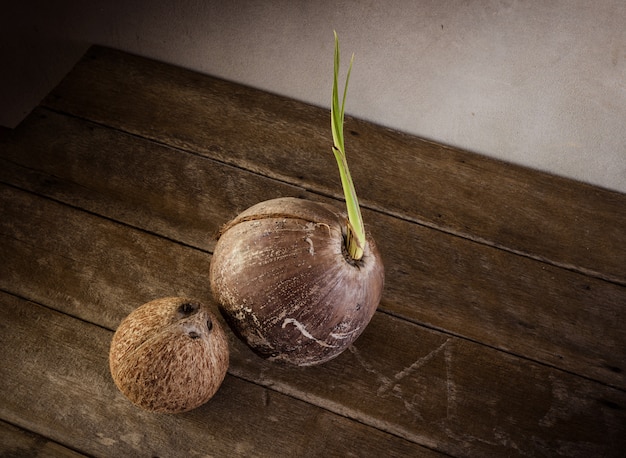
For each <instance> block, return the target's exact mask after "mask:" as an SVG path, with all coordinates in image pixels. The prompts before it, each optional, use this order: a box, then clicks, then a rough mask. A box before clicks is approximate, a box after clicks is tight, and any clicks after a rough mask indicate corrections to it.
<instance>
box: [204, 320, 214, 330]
mask: <svg viewBox="0 0 626 458" xmlns="http://www.w3.org/2000/svg"><path fill="white" fill-rule="evenodd" d="M206 327H207V329H208V330H209V332H211V331H212V330H213V321H211V320H207V322H206Z"/></svg>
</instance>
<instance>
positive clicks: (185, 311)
mask: <svg viewBox="0 0 626 458" xmlns="http://www.w3.org/2000/svg"><path fill="white" fill-rule="evenodd" d="M199 308H200V306H199V305H198V304H194V303H193V302H185V303H184V304H181V305H180V307H178V313H180V314H181V315H182V316H184V317H185V316H189V315H193V314H194V313H196V312H197V311H198V309H199Z"/></svg>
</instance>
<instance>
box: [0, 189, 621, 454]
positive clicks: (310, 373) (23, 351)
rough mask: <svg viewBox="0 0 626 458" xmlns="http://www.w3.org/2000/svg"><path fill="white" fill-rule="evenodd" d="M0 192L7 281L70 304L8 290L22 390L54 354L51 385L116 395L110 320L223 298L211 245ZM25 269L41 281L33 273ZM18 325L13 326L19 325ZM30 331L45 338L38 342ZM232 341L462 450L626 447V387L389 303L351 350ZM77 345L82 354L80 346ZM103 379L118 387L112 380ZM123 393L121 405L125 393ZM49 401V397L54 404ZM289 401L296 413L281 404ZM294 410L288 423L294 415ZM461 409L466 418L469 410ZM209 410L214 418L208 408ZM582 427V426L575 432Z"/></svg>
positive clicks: (242, 350)
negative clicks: (293, 351)
mask: <svg viewBox="0 0 626 458" xmlns="http://www.w3.org/2000/svg"><path fill="white" fill-rule="evenodd" d="M0 204H1V207H0V210H1V211H2V214H3V215H7V216H9V218H8V219H7V220H5V221H10V223H8V222H4V223H3V224H2V225H1V226H0V234H1V236H2V245H1V246H2V247H3V248H2V257H3V259H5V260H6V261H5V263H4V264H3V265H2V266H0V289H2V290H4V291H9V292H10V293H11V294H13V295H15V296H18V297H24V298H27V299H30V300H31V301H34V302H37V303H45V304H47V305H48V306H50V307H53V308H55V309H57V310H58V311H59V312H60V313H62V315H58V314H54V315H55V316H63V317H65V318H64V319H63V320H62V321H63V324H62V325H61V324H59V325H57V324H55V323H56V321H55V320H54V319H53V318H51V317H49V316H48V315H49V314H52V312H47V311H46V310H47V309H45V310H44V309H41V308H38V309H37V310H38V311H37V312H36V313H35V312H32V313H35V315H37V316H39V315H41V316H40V317H39V318H37V319H35V318H34V316H35V315H33V314H30V315H29V314H28V313H30V312H26V311H24V312H23V313H27V315H24V316H22V315H20V313H22V312H21V311H22V310H28V307H22V306H20V305H13V306H11V305H10V304H11V303H12V302H11V301H9V302H10V303H9V304H8V305H6V306H4V308H3V310H5V313H6V314H7V315H6V316H5V317H2V320H1V321H0V322H2V323H5V324H3V326H4V328H3V330H2V335H3V336H6V337H5V338H6V339H7V340H6V341H5V342H3V345H2V348H5V349H6V348H9V347H10V345H9V344H10V343H11V342H21V344H20V345H19V348H18V349H15V350H12V352H15V354H13V353H11V355H6V359H7V361H12V362H11V363H10V364H9V365H8V366H7V367H15V366H17V365H19V364H18V362H19V361H28V357H27V356H28V355H29V354H33V355H32V356H30V358H34V359H33V360H32V361H31V362H28V363H26V364H22V366H21V367H20V368H19V369H20V371H23V373H21V375H20V377H21V379H19V378H18V379H16V378H15V377H16V376H14V375H12V376H11V377H9V373H8V372H3V373H2V380H7V381H8V389H9V391H10V392H12V393H18V392H20V390H23V391H24V390H25V391H26V394H25V395H24V396H29V395H30V396H32V397H36V396H35V394H34V393H32V392H31V391H30V390H33V389H35V388H33V387H39V386H46V380H45V379H42V380H35V381H32V382H25V381H20V380H25V379H26V378H27V377H32V375H30V373H31V372H33V371H36V369H35V368H36V366H37V364H39V363H41V364H44V362H47V361H50V362H51V364H52V366H51V367H50V369H49V370H44V371H43V373H44V374H53V375H50V376H49V377H52V378H55V377H56V378H58V381H57V384H58V386H57V387H56V388H55V390H62V389H63V388H62V387H63V386H64V385H68V384H73V383H76V382H77V380H76V379H77V378H81V379H83V378H84V379H85V380H86V381H85V382H84V383H86V385H85V386H83V387H82V388H80V390H82V391H80V392H79V393H77V394H76V396H77V399H82V398H83V397H90V396H91V394H92V392H91V391H89V390H88V388H87V387H93V389H96V390H97V391H98V392H102V393H104V395H105V396H107V398H106V399H99V400H98V399H97V400H95V401H90V402H93V403H94V404H93V405H91V406H89V405H86V407H85V412H87V411H93V410H94V409H96V410H97V409H98V408H99V409H101V410H102V408H103V407H98V405H100V406H102V405H107V406H108V405H110V404H111V403H113V402H114V400H113V399H112V397H113V395H114V393H115V390H114V387H113V385H112V382H110V380H109V379H110V376H109V375H108V373H107V369H106V363H105V361H106V352H107V348H106V345H108V344H107V343H106V342H108V341H107V339H108V338H110V332H109V331H107V330H106V329H105V328H107V329H113V328H114V327H115V326H116V325H117V323H119V321H120V320H121V319H122V318H123V317H124V316H125V315H126V314H128V313H129V312H130V311H131V310H132V309H133V308H134V307H136V306H137V305H139V304H141V303H143V302H145V301H147V300H149V299H151V298H154V297H160V296H163V295H168V294H184V295H187V296H192V297H197V298H199V299H201V300H203V301H207V302H209V303H211V304H212V307H213V308H214V309H216V305H215V304H214V303H213V301H212V299H211V297H210V293H209V291H208V286H207V284H206V281H205V278H206V272H207V271H208V262H210V255H209V254H208V253H206V252H202V251H200V250H197V249H194V248H191V247H187V246H184V245H181V244H177V243H172V242H171V241H168V240H167V239H164V238H162V237H158V236H155V235H152V234H149V233H147V232H145V231H142V230H139V229H133V228H130V227H128V226H125V225H123V224H120V223H116V222H113V221H110V220H107V219H104V218H102V217H99V216H96V215H92V214H89V213H86V212H84V211H80V210H77V209H74V208H71V207H68V206H67V205H64V204H61V203H57V202H54V201H51V200H48V199H42V198H41V197H38V196H37V195H34V194H31V193H28V192H23V191H19V190H17V189H15V188H11V187H6V186H3V187H1V188H0ZM19 215H22V216H21V217H20V216H19ZM9 266H10V267H9ZM29 278H36V279H37V280H36V281H35V282H29V281H27V279H29ZM11 297H13V296H11ZM12 300H13V301H15V300H17V299H12ZM18 312H19V313H18ZM44 312H45V313H44ZM14 314H15V315H17V316H18V317H21V318H19V319H20V320H22V321H21V322H20V323H22V324H17V325H13V324H9V323H11V320H10V319H13V318H12V315H14ZM72 316H76V317H79V318H80V319H81V321H79V323H78V324H77V323H75V321H76V320H74V319H70V317H72ZM82 320H84V321H87V322H91V323H93V324H94V325H97V326H98V327H93V326H92V325H89V326H92V327H90V328H89V329H83V327H84V326H87V325H86V324H82V323H83V321H82ZM30 321H34V322H35V323H42V326H45V329H44V330H39V329H38V328H37V329H35V330H33V332H30V331H28V328H27V325H26V324H24V323H26V322H28V323H30ZM44 323H45V324H44ZM14 327H15V328H16V329H17V331H12V330H11V329H12V328H14ZM57 328H59V329H57ZM64 330H65V331H64ZM12 332H19V333H22V334H19V335H15V334H11V333H12ZM23 334H24V335H23ZM25 334H28V335H35V336H37V337H36V338H37V339H41V340H37V341H35V342H31V341H29V340H28V338H27V336H26V335H25ZM55 336H56V337H55ZM81 336H82V337H81ZM391 336H393V337H391ZM30 338H31V339H32V338H34V337H30ZM55 339H56V340H58V342H59V344H58V345H59V347H60V350H59V349H56V350H54V351H58V352H59V354H56V353H55V354H53V355H46V354H41V355H40V356H37V351H34V350H33V349H41V348H43V347H45V345H43V342H45V341H48V340H50V341H55ZM84 340H88V341H92V340H93V341H94V342H92V343H88V342H84ZM74 345H77V346H78V349H77V350H74V349H73V346H74ZM68 346H69V347H70V348H69V350H71V352H70V354H67V352H68V348H67V347H68ZM230 346H231V369H230V373H231V374H233V375H236V376H238V377H240V378H242V379H246V380H249V381H251V382H253V383H255V384H260V385H264V386H266V387H268V388H271V390H272V392H274V391H276V392H277V395H278V393H282V395H287V396H289V397H293V398H298V399H301V400H302V401H303V402H305V403H307V404H313V405H315V406H317V407H318V408H322V409H325V410H328V411H330V412H334V413H335V414H336V415H341V416H345V417H347V418H353V419H356V420H357V421H358V422H360V423H363V424H366V425H369V426H371V427H373V428H376V429H379V430H382V431H385V432H386V433H389V434H392V435H394V436H399V437H402V438H404V439H405V440H407V441H410V442H413V443H416V444H419V445H421V446H424V447H427V448H429V449H436V450H438V451H441V452H444V453H449V454H452V455H455V456H486V455H491V456H494V455H499V454H504V453H508V452H510V451H511V447H512V445H511V444H513V443H514V444H515V445H516V446H517V447H521V449H522V450H525V451H526V450H530V451H532V454H539V455H540V454H549V453H550V451H552V450H563V451H567V452H568V453H569V454H572V455H573V456H585V455H586V454H588V453H589V451H593V452H594V453H596V452H597V453H604V454H606V455H607V456H612V455H613V456H619V455H618V454H617V451H618V450H622V449H623V447H624V446H626V444H625V443H624V437H625V436H624V435H623V434H622V433H623V432H624V424H625V423H626V411H625V406H626V393H624V391H622V390H618V389H614V388H610V387H608V386H606V385H603V384H601V383H597V382H593V381H590V380H588V379H585V378H582V377H579V376H575V375H572V374H568V373H566V372H563V371H559V370H556V369H551V368H549V367H546V366H544V365H540V364H536V363H532V362H530V361H528V360H525V359H521V358H518V357H515V356H512V355H508V354H506V353H503V352H501V351H497V350H494V349H491V348H489V347H485V346H484V345H481V344H478V343H473V342H470V341H467V340H464V339H459V338H456V337H453V336H450V335H449V334H445V333H442V332H438V331H434V330H429V329H426V328H423V327H421V326H417V325H415V324H411V323H409V322H407V321H405V320H402V319H398V318H394V317H391V316H389V315H387V314H384V313H377V314H376V317H375V319H374V320H373V321H372V323H371V324H370V326H369V327H368V328H367V329H366V331H365V333H364V334H363V335H362V336H361V338H359V339H358V340H357V342H356V344H355V346H354V347H353V348H352V349H351V350H350V351H349V352H346V353H344V354H343V355H341V356H340V357H339V358H337V359H336V360H333V361H331V362H329V363H327V364H325V365H323V366H321V367H319V368H290V367H281V366H278V365H276V364H273V363H268V362H266V361H263V360H261V359H259V358H258V357H256V356H255V355H254V354H253V353H252V352H250V351H249V350H248V349H247V348H246V347H244V346H243V344H241V343H240V342H239V341H238V340H236V339H235V338H234V337H233V336H232V334H231V335H230ZM75 351H79V352H80V353H78V354H76V353H72V352H75ZM11 358H13V359H11ZM63 358H68V359H63ZM72 361H83V362H84V367H82V368H81V369H80V370H81V371H96V372H97V373H98V374H99V378H98V379H97V380H94V379H93V377H94V375H93V374H91V373H89V374H87V375H84V376H83V375H80V376H78V375H76V376H74V377H71V378H70V379H67V378H64V377H65V376H64V375H63V371H66V370H68V369H67V368H68V367H73V366H72V364H74V363H72ZM53 368H58V369H56V371H61V375H54V374H56V373H57V372H55V370H54V369H53ZM72 371H73V369H72ZM40 372H41V371H40ZM81 374H82V372H81ZM90 374H91V375H90ZM41 377H46V376H45V375H42V376H41ZM56 378H55V380H56ZM227 380H228V384H232V383H234V382H230V380H231V378H228V379H227ZM49 382H50V380H49V379H48V383H49ZM81 383H82V382H81ZM108 383H110V384H111V386H110V387H107V386H105V385H106V384H108ZM239 390H241V391H239ZM250 391H254V390H253V388H252V387H249V386H246V387H241V388H238V389H237V391H236V392H228V391H224V393H228V394H225V395H224V396H226V397H227V398H228V401H227V400H224V404H225V406H224V408H227V406H229V407H228V408H232V409H234V411H235V412H236V411H237V409H240V407H238V406H237V405H235V406H232V405H231V404H230V403H232V402H234V401H233V400H234V399H238V398H239V397H240V396H247V395H250V393H249V392H250ZM29 393H30V394H29ZM37 394H38V393H37ZM52 396H53V398H54V399H55V400H56V401H55V404H54V409H52V410H55V409H57V408H61V407H62V405H65V404H75V402H74V403H72V402H70V400H69V399H68V398H67V397H68V396H70V395H69V394H65V395H64V396H65V397H63V396H61V395H60V394H59V393H57V392H53V394H52ZM20 399H21V400H20ZM25 399H26V397H24V398H16V400H15V402H16V404H11V403H12V402H13V401H11V400H7V402H8V403H9V404H10V405H9V406H8V407H5V408H4V409H9V411H10V412H11V413H10V414H8V413H6V412H7V410H3V412H4V413H2V415H3V418H5V419H7V420H8V421H11V422H14V423H20V424H24V422H26V421H29V422H31V423H29V425H30V424H37V425H39V428H42V427H43V426H42V425H45V428H47V429H41V430H39V429H34V427H33V430H35V431H36V432H38V433H39V434H42V435H45V436H46V437H50V438H52V439H54V440H58V438H61V437H64V436H65V434H69V430H65V431H61V432H54V431H52V430H50V429H49V428H51V427H52V426H51V425H52V424H54V423H56V421H57V420H58V419H60V418H62V415H60V416H59V417H54V418H52V417H50V416H45V415H44V413H43V412H41V413H36V418H35V419H30V420H29V419H24V418H19V417H18V415H28V416H30V415H31V413H28V412H24V411H23V409H21V408H20V407H21V405H23V404H24V402H26V401H25ZM18 401H19V402H18ZM115 402H117V404H123V403H122V402H121V401H120V400H119V399H118V400H117V401H115ZM237 402H239V401H237ZM41 408H42V409H44V408H45V410H46V411H49V410H50V406H47V408H46V407H41ZM65 409H67V407H66V408H65ZM111 409H113V410H111ZM126 409H127V408H126ZM241 409H244V410H245V408H244V407H241ZM281 409H285V412H288V411H292V412H293V409H292V408H291V407H289V406H287V405H285V406H283V407H281ZM83 414H84V413H83ZM127 414H128V412H127V411H124V414H123V415H122V414H121V413H119V412H117V411H116V410H115V409H114V408H112V407H111V408H108V413H102V414H101V415H100V416H99V417H98V418H97V419H96V420H94V424H97V425H100V426H99V427H100V428H103V430H104V431H107V436H106V437H109V438H111V437H112V438H116V437H120V435H121V434H122V432H121V431H119V430H116V429H113V432H109V430H110V429H111V428H113V426H111V425H110V421H111V418H112V417H115V418H117V417H120V416H121V417H124V416H125V415H127ZM47 415H50V414H47ZM196 415H201V413H196ZM234 415H235V416H238V415H244V414H243V413H241V414H234ZM285 415H286V414H285ZM294 415H295V414H294ZM79 417H80V415H79ZM290 418H291V417H289V418H285V419H284V422H286V423H290V422H291V419H290ZM333 418H334V417H333ZM467 418H472V419H473V420H472V422H470V423H467V420H466V419H467ZM75 421H78V420H75ZM142 421H144V420H142ZM145 421H147V420H145ZM202 421H207V420H206V419H204V417H202ZM250 421H251V422H256V421H262V419H259V418H257V419H251V420H250ZM228 424H229V425H230V426H229V427H233V428H235V429H237V428H242V429H241V430H245V431H247V430H248V429H249V428H251V427H252V423H251V424H238V425H235V426H233V425H232V423H228ZM134 427H137V426H136V425H135V426H134ZM160 427H162V426H159V425H155V424H154V420H152V421H150V422H147V423H146V424H145V426H144V427H143V428H144V429H143V430H144V431H148V430H149V431H151V432H154V431H157V432H156V433H155V434H157V435H159V434H158V431H159V429H158V428H160ZM224 427H226V426H224ZM302 427H304V426H302ZM94 428H95V426H94ZM155 428H156V429H155ZM580 431H585V434H584V435H582V436H581V435H580ZM92 437H93V436H92ZM298 440H300V439H298ZM88 446H90V447H93V446H94V445H89V444H86V443H85V444H80V447H79V446H78V445H77V446H76V447H74V446H73V448H76V449H79V450H86V451H87V452H88V453H92V452H93V450H90V449H85V448H83V447H88ZM167 446H168V447H169V446H170V445H167ZM172 446H173V445H172ZM98 450H99V449H98Z"/></svg>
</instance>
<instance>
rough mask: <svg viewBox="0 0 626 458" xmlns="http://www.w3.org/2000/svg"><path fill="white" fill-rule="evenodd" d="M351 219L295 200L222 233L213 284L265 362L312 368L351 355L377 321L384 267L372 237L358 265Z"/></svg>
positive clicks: (246, 216)
mask: <svg viewBox="0 0 626 458" xmlns="http://www.w3.org/2000/svg"><path fill="white" fill-rule="evenodd" d="M346 227H347V226H346V215H345V213H344V212H342V211H340V210H338V209H336V208H335V207H333V206H331V205H326V204H322V203H317V202H312V201H308V200H303V199H296V198H280V199H274V200H269V201H265V202H261V203H259V204H257V205H254V206H253V207H251V208H249V209H248V210H246V211H244V212H243V213H241V214H240V215H238V216H237V217H236V218H235V219H234V220H233V221H231V222H230V223H228V224H227V225H226V227H225V228H224V229H223V230H222V233H221V235H220V237H219V239H218V242H217V245H216V247H215V250H214V254H213V259H212V261H211V269H210V281H211V288H212V291H213V294H214V296H215V298H216V300H217V301H218V303H219V304H220V311H221V313H222V314H223V315H224V317H225V318H226V321H227V322H228V324H229V325H230V326H231V327H232V328H233V330H234V331H235V333H236V334H237V335H238V336H239V337H240V338H241V339H242V340H243V341H244V342H245V343H246V344H247V345H248V346H249V347H250V348H252V349H253V350H254V351H255V352H256V353H258V354H259V355H261V356H262V357H264V358H269V359H274V360H281V361H285V362H288V363H292V364H296V365H300V366H307V365H314V364H320V363H323V362H326V361H328V360H330V359H332V358H334V357H336V356H338V355H339V354H340V353H341V352H342V351H344V350H345V349H346V348H347V347H348V346H349V345H350V344H351V343H352V342H354V340H356V338H357V337H358V336H359V335H360V334H361V333H362V332H363V330H364V329H365V327H366V326H367V324H368V323H369V321H370V319H371V318H372V316H373V314H374V312H375V311H376V308H377V306H378V303H379V302H380V298H381V295H382V290H383V283H384V267H383V262H382V259H381V256H380V253H379V251H378V249H377V248H376V244H375V243H374V241H373V239H372V238H371V237H369V236H368V237H367V243H366V245H365V247H364V256H363V258H362V259H361V260H360V261H358V262H355V261H353V260H352V259H350V257H349V255H348V253H347V251H346V248H345V237H346Z"/></svg>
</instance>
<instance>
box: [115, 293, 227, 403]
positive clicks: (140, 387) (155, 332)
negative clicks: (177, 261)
mask: <svg viewBox="0 0 626 458" xmlns="http://www.w3.org/2000/svg"><path fill="white" fill-rule="evenodd" d="M228 359H229V353H228V341H227V338H226V335H225V333H224V330H223V329H222V326H221V325H220V323H219V321H218V320H217V317H216V316H215V315H214V314H213V313H212V312H211V311H210V310H209V308H208V307H207V306H206V305H204V304H202V303H200V302H198V301H195V300H191V299H187V298H183V297H167V298H161V299H157V300H154V301H151V302H148V303H146V304H144V305H142V306H140V307H139V308H137V309H135V310H134V311H133V312H132V313H131V314H130V315H128V316H127V317H126V318H125V319H124V320H123V321H122V322H121V323H120V325H119V327H118V328H117V331H116V332H115V334H114V335H113V340H112V341H111V348H110V352H109V367H110V370H111V375H112V376H113V380H114V381H115V384H116V385H117V387H118V388H119V389H120V391H121V392H122V393H123V394H124V395H125V396H126V397H127V398H128V399H129V400H130V401H131V402H132V403H133V404H135V405H137V406H139V407H141V408H143V409H145V410H149V411H152V412H162V413H178V412H185V411H188V410H191V409H193V408H196V407H198V406H200V405H202V404H204V403H205V402H206V401H208V400H209V399H210V398H211V397H212V396H213V395H214V394H215V393H216V392H217V390H218V388H219V387H220V385H221V383H222V381H223V380H224V377H225V375H226V371H227V369H228Z"/></svg>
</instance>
